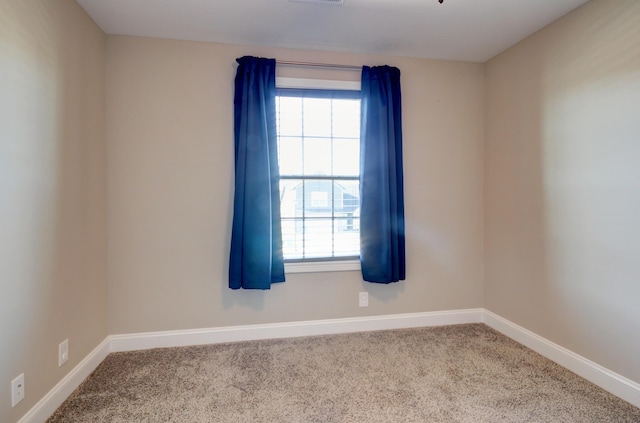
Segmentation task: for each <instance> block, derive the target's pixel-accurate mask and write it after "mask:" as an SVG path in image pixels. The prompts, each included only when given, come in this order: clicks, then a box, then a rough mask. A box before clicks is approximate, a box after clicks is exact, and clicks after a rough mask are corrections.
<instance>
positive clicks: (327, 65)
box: [276, 60, 362, 71]
mask: <svg viewBox="0 0 640 423" xmlns="http://www.w3.org/2000/svg"><path fill="white" fill-rule="evenodd" d="M276 64H279V65H287V66H307V67H315V68H333V69H343V70H352V71H361V70H362V66H354V65H335V64H331V63H313V62H292V61H288V60H276Z"/></svg>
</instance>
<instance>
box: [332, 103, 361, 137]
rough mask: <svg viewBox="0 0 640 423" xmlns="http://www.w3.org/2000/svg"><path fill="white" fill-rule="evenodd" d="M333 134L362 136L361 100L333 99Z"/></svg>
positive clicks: (335, 135) (337, 135) (338, 135)
mask: <svg viewBox="0 0 640 423" xmlns="http://www.w3.org/2000/svg"><path fill="white" fill-rule="evenodd" d="M332 120H333V136H334V137H340V138H359V137H360V100H333V119H332Z"/></svg>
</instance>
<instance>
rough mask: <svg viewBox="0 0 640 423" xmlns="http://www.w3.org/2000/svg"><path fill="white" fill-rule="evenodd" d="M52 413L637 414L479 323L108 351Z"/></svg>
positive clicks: (528, 417)
mask: <svg viewBox="0 0 640 423" xmlns="http://www.w3.org/2000/svg"><path fill="white" fill-rule="evenodd" d="M57 422H113V423H116V422H190V423H191V422H224V423H235V422H247V423H249V422H318V423H327V422H344V423H346V422H403V423H411V422H599V423H601V422H640V409H639V408H636V407H634V406H632V405H631V404H629V403H627V402H625V401H623V400H621V399H619V398H617V397H615V396H613V395H611V394H609V393H607V392H606V391H604V390H602V389H600V388H598V387H597V386H595V385H593V384H591V383H590V382H588V381H586V380H584V379H582V378H580V377H578V376H577V375H575V374H573V373H571V372H570V371H568V370H566V369H564V368H562V367H560V366H559V365H557V364H555V363H553V362H551V361H549V360H547V359H546V358H544V357H542V356H541V355H539V354H537V353H535V352H533V351H532V350H530V349H528V348H526V347H524V346H522V345H520V344H518V343H516V342H514V341H512V340H511V339H509V338H507V337H505V336H503V335H501V334H500V333H498V332H496V331H494V330H492V329H490V328H489V327H487V326H485V325H483V324H470V325H456V326H443V327H432V328H420V329H406V330H393V331H380V332H365V333H355V334H343V335H328V336H314V337H306V338H290V339H277V340H265V341H251V342H238V343H229V344H216V345H206V346H193V347H179V348H162V349H153V350H147V351H133V352H125V353H112V354H110V355H109V356H108V357H107V358H106V359H105V360H104V361H103V362H102V363H101V364H100V365H99V366H98V368H97V369H96V370H95V371H94V372H93V373H92V374H91V376H89V378H87V380H85V381H84V382H83V383H82V385H81V386H80V387H79V388H78V389H77V390H76V391H75V392H74V393H73V394H72V395H71V396H70V397H69V398H68V399H67V401H65V402H64V403H63V404H62V405H61V406H60V408H59V409H58V410H57V411H56V412H55V413H54V414H53V416H51V417H50V418H49V420H48V423H57Z"/></svg>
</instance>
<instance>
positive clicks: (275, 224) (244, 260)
mask: <svg viewBox="0 0 640 423" xmlns="http://www.w3.org/2000/svg"><path fill="white" fill-rule="evenodd" d="M237 62H238V70H237V72H236V79H235V98H234V131H235V194H234V204H233V229H232V234H231V257H230V260H229V288H231V289H239V288H244V289H269V288H271V284H272V283H275V282H283V281H284V260H283V256H282V231H281V228H280V187H279V184H280V179H279V172H278V153H277V134H276V74H275V69H276V61H275V60H274V59H263V58H256V57H242V58H240V59H237Z"/></svg>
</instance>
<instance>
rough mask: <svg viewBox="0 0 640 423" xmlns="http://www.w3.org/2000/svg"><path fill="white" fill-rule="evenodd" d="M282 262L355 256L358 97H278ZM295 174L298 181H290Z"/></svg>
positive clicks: (357, 193) (356, 250)
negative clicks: (353, 98) (321, 177)
mask: <svg viewBox="0 0 640 423" xmlns="http://www.w3.org/2000/svg"><path fill="white" fill-rule="evenodd" d="M277 112H278V128H277V129H278V160H279V167H280V174H281V175H282V176H283V179H281V181H280V200H281V209H280V211H281V216H282V238H283V239H282V240H283V250H284V251H283V252H284V257H285V260H295V259H303V260H304V259H310V260H313V259H316V258H332V257H346V256H358V255H359V251H360V237H359V230H360V198H359V197H360V193H359V181H358V180H357V179H355V180H345V179H326V180H325V179H308V178H310V177H317V176H328V177H331V176H335V177H354V178H358V175H359V173H360V100H348V99H331V98H322V99H318V98H313V97H305V98H302V97H278V100H277ZM287 176H288V177H291V176H295V177H296V179H288V178H287Z"/></svg>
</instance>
